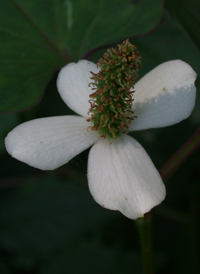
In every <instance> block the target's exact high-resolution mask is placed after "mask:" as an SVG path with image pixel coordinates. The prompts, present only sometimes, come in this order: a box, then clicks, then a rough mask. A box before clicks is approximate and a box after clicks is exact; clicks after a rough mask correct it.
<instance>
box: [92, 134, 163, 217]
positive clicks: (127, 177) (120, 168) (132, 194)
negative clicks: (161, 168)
mask: <svg viewBox="0 0 200 274" xmlns="http://www.w3.org/2000/svg"><path fill="white" fill-rule="evenodd" d="M88 182H89V188H90V192H91V194H92V196H93V197H94V199H95V200H96V202H97V203H99V204H100V205H101V206H103V207H105V208H108V209H112V210H119V211H120V212H122V213H123V214H124V215H125V216H126V217H128V218H130V219H136V218H139V217H142V216H143V215H144V213H146V212H148V211H150V210H151V208H153V207H154V206H156V205H158V204H160V203H161V202H162V201H163V199H164V198H165V195H166V191H165V186H164V184H163V182H162V179H161V177H160V175H159V173H158V171H157V170H156V168H155V166H154V165H153V163H152V161H151V159H150V158H149V156H148V155H147V153H146V151H145V150H144V149H143V147H142V146H141V145H140V144H139V143H138V142H137V141H136V140H134V139H133V138H132V137H130V136H126V135H123V140H122V141H121V140H114V142H113V143H112V144H110V141H109V140H106V139H105V140H104V139H100V140H99V141H98V142H97V143H96V144H95V145H94V146H93V147H92V148H91V150H90V153H89V162H88Z"/></svg>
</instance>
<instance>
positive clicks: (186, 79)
mask: <svg viewBox="0 0 200 274" xmlns="http://www.w3.org/2000/svg"><path fill="white" fill-rule="evenodd" d="M195 79H196V73H195V71H194V70H193V69H192V68H191V66H190V65H188V64H187V63H185V62H183V61H181V60H174V61H169V62H165V63H163V64H161V65H159V66H157V67H156V68H155V69H153V70H152V71H150V72H149V73H147V74H146V75H145V76H144V77H143V78H142V79H141V80H140V81H138V82H137V83H136V84H135V93H134V96H133V98H134V100H135V101H134V102H133V111H134V115H136V116H138V118H136V119H135V120H134V121H133V122H132V123H131V125H130V128H129V129H130V130H131V131H132V130H142V129H148V128H157V127H164V126H170V125H173V124H176V123H179V122H180V121H182V120H184V119H186V118H187V117H188V116H189V115H190V114H191V111H192V110H193V108H194V105H195V97H196V88H195V86H194V82H195Z"/></svg>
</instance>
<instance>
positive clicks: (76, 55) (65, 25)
mask: <svg viewBox="0 0 200 274" xmlns="http://www.w3.org/2000/svg"><path fill="white" fill-rule="evenodd" d="M162 14H163V1H162V0H155V1H154V2H153V4H152V1H151V0H143V1H133V0H106V1H105V0H98V1H92V0H84V1H80V0H73V1H72V0H49V1H47V0H44V1H40V0H34V1H26V0H8V1H1V2H0V39H1V44H0V60H1V71H0V101H1V105H0V111H1V112H8V111H18V110H24V109H27V108H30V107H33V106H34V105H35V104H36V103H37V102H38V101H39V100H40V98H41V96H42V94H43V92H44V90H45V87H46V85H47V83H48V82H49V80H50V79H51V78H52V75H53V73H55V72H56V71H58V70H59V69H60V68H61V67H62V66H64V65H65V64H66V63H67V62H69V61H70V59H71V60H74V61H77V60H78V59H80V58H83V56H84V55H85V54H86V53H87V52H88V51H91V50H93V49H95V48H98V47H100V46H103V45H106V44H112V43H116V42H118V41H119V40H123V39H126V38H127V37H130V36H135V35H139V34H144V33H147V32H149V31H150V30H152V29H153V28H155V27H156V26H157V25H158V23H159V22H160V20H161V18H162ZM69 56H70V57H69Z"/></svg>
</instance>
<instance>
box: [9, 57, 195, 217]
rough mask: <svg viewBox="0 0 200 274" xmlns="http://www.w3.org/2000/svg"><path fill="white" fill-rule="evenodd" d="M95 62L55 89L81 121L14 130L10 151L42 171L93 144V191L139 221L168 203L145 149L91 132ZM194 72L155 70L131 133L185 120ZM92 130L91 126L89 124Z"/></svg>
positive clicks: (70, 72) (75, 67)
mask: <svg viewBox="0 0 200 274" xmlns="http://www.w3.org/2000/svg"><path fill="white" fill-rule="evenodd" d="M90 71H93V72H94V73H97V72H98V69H97V68H96V65H95V64H94V63H92V62H89V61H86V60H81V61H79V62H78V63H77V64H76V63H70V64H68V65H66V66H65V67H64V68H63V69H62V70H61V71H60V73H59V76H58V81H57V86H58V91H59V93H60V95H61V97H62V99H63V100H64V102H65V103H66V104H67V105H68V106H69V107H70V108H71V109H72V110H73V111H75V112H76V113H78V114H79V115H80V116H76V115H74V116H61V117H49V118H41V119H36V120H33V121H30V122H26V123H23V124H21V125H19V126H17V127H16V128H15V129H13V130H12V131H11V132H10V133H9V134H8V136H7V137H6V140H5V144H6V148H7V151H8V152H9V153H10V154H11V155H12V156H13V157H14V158H16V159H18V160H20V161H22V162H25V163H27V164H29V165H31V166H33V167H36V168H39V169H42V170H52V169H55V168H57V167H59V166H61V165H63V164H65V163H67V162H68V161H69V160H70V159H72V158H73V157H75V156H76V155H78V154H79V153H80V152H82V151H84V150H85V149H87V148H88V147H90V146H91V145H93V146H92V148H91V150H90V153H89V160H88V182H89V189H90V192H91V194H92V196H93V197H94V199H95V200H96V202H97V203H99V204H100V205H101V206H103V207H105V208H108V209H112V210H119V211H120V212H122V213H123V214H124V215H125V216H127V217H128V218H131V219H136V218H138V217H141V216H143V215H144V213H146V212H148V211H150V210H151V208H153V207H154V206H156V205H158V204H160V203H161V202H162V201H163V199H164V198H165V194H166V191H165V186H164V184H163V182H162V179H161V177H160V175H159V173H158V171H157V170H156V168H155V167H154V165H153V163H152V161H151V159H150V158H149V156H148V155H147V153H146V152H145V150H144V149H143V147H142V146H141V145H140V144H139V143H138V142H137V141H136V140H135V139H133V138H132V137H130V136H127V135H123V136H122V139H123V140H120V139H118V138H115V139H114V141H113V143H112V144H110V140H109V139H107V138H105V139H103V138H101V137H98V132H94V131H90V130H87V128H88V126H89V125H90V124H91V122H89V123H88V122H87V121H86V119H87V118H88V117H89V116H88V114H87V113H88V110H89V108H90V104H89V102H88V100H89V94H91V93H92V91H91V88H90V87H88V84H89V82H91V80H90V77H91V74H90ZM195 78H196V73H195V72H194V70H193V69H192V68H191V67H190V66H189V65H188V64H186V63H185V62H183V61H180V60H174V61H169V62H166V63H163V64H161V65H159V66H157V67H156V68H155V69H153V70H152V71H150V72H149V73H148V74H146V75H145V76H144V77H143V78H142V79H141V80H139V81H138V82H137V83H136V84H135V91H136V92H135V93H134V102H133V105H132V108H133V110H134V115H137V116H138V118H137V119H135V120H134V121H132V123H131V125H130V128H129V130H130V131H135V130H142V129H147V128H157V127H164V126H169V125H173V124H175V123H178V122H180V121H181V120H183V119H186V118H187V117H188V116H189V115H190V113H191V111H192V109H193V107H194V104H195V94H196V89H195V86H194V81H195ZM91 125H92V124H91Z"/></svg>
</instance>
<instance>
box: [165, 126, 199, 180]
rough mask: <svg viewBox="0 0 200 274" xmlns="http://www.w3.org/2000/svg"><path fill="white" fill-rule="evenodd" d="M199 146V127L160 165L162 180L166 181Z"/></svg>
mask: <svg viewBox="0 0 200 274" xmlns="http://www.w3.org/2000/svg"><path fill="white" fill-rule="evenodd" d="M199 146H200V127H199V128H198V129H197V131H196V132H195V133H194V134H193V135H192V137H190V138H189V139H188V140H187V141H186V142H185V143H184V144H183V145H182V146H181V147H180V148H179V149H178V150H177V151H176V152H175V154H174V155H173V156H172V157H171V158H170V159H169V160H168V161H167V162H166V164H164V165H163V166H162V168H161V169H160V174H161V177H162V179H163V181H164V182H166V181H167V180H168V179H169V178H170V177H171V176H172V174H173V173H174V172H175V171H176V170H177V169H178V167H179V166H180V165H181V164H182V163H183V162H184V161H185V160H186V159H187V158H188V157H189V156H190V155H191V154H192V153H193V152H194V151H195V150H196V149H197V148H198V147H199Z"/></svg>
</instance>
